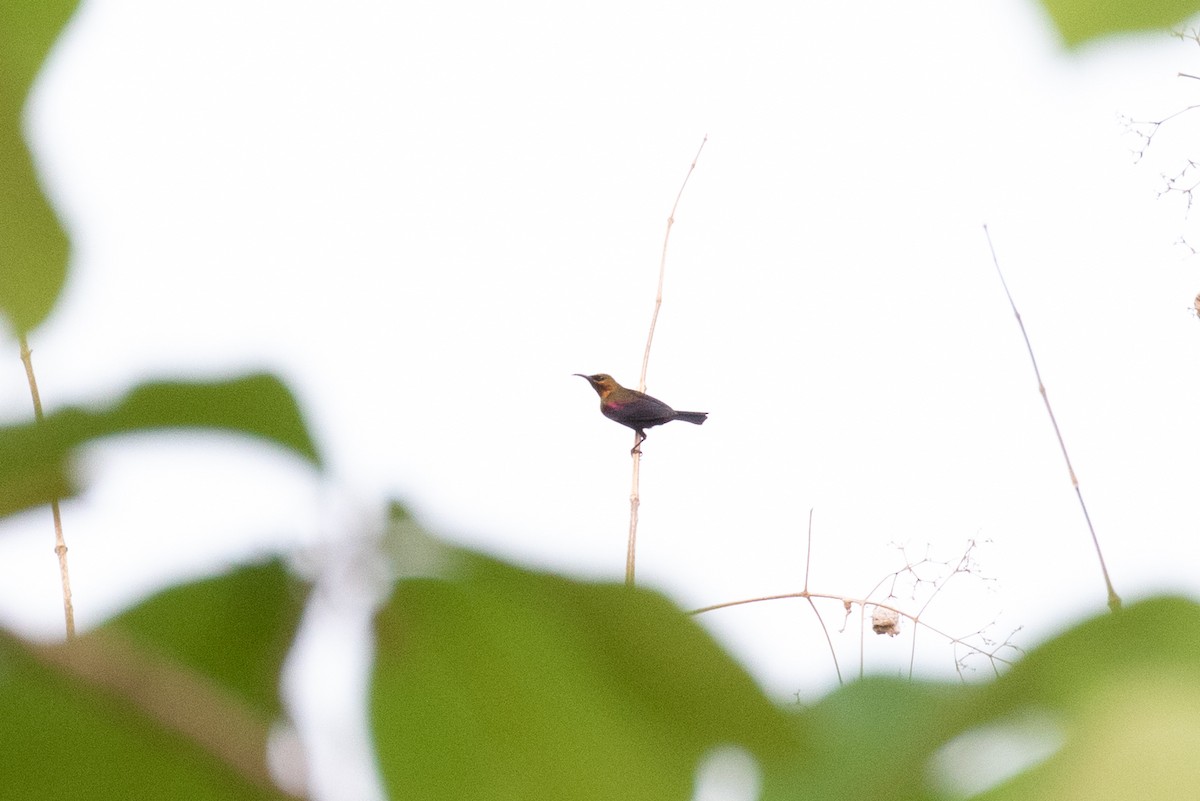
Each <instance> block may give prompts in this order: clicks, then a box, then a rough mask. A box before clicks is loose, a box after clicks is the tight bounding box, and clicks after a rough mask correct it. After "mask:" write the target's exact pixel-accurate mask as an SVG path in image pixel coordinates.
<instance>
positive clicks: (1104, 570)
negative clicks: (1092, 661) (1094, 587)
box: [983, 225, 1121, 612]
mask: <svg viewBox="0 0 1200 801" xmlns="http://www.w3.org/2000/svg"><path fill="white" fill-rule="evenodd" d="M983 233H984V235H985V236H986V237H987V243H988V250H990V251H991V252H992V263H993V264H995V265H996V274H997V275H999V276H1000V285H1001V286H1003V287H1004V294H1005V295H1006V296H1007V297H1008V305H1009V306H1011V307H1012V310H1013V315H1015V316H1016V318H1017V325H1018V326H1020V328H1021V336H1022V337H1024V338H1025V348H1026V350H1028V351H1029V362H1030V363H1031V364H1032V365H1033V374H1034V376H1036V377H1037V382H1038V392H1040V393H1042V400H1043V401H1044V402H1045V404H1046V414H1048V415H1050V424H1051V425H1053V426H1054V436H1056V437H1058V447H1059V448H1060V449H1061V450H1062V455H1063V461H1065V462H1066V463H1067V472H1068V473H1070V475H1071V486H1072V487H1074V488H1075V495H1076V497H1078V498H1079V508H1080V509H1082V510H1083V519H1084V521H1085V522H1086V523H1087V527H1088V531H1089V532H1091V535H1092V545H1093V546H1094V547H1095V549H1096V558H1097V559H1099V560H1100V573H1101V574H1102V575H1103V576H1104V585H1105V587H1107V588H1108V608H1109V609H1110V610H1112V611H1113V612H1115V611H1117V610H1118V609H1120V608H1121V597H1120V596H1119V595H1117V591H1116V590H1115V589H1113V583H1112V579H1110V578H1109V575H1108V566H1107V565H1105V564H1104V552H1103V551H1102V550H1101V549H1100V538H1099V537H1097V536H1096V529H1095V527H1094V526H1093V525H1092V517H1091V515H1089V514H1088V510H1087V504H1086V503H1084V502H1083V492H1082V491H1081V490H1080V489H1079V479H1077V478H1076V477H1075V468H1074V467H1072V466H1071V457H1070V456H1069V455H1068V454H1067V444H1066V442H1064V441H1063V436H1062V431H1060V430H1059V428H1058V420H1057V419H1055V417H1054V410H1053V409H1052V408H1050V396H1049V395H1048V394H1046V385H1045V384H1044V383H1042V373H1041V371H1040V370H1038V365H1037V359H1036V358H1034V356H1033V344H1032V343H1030V341H1029V333H1028V332H1026V330H1025V323H1024V322H1023V321H1022V320H1021V313H1020V312H1019V311H1017V304H1016V301H1014V300H1013V296H1012V293H1011V292H1009V291H1008V282H1007V281H1005V280H1004V272H1003V271H1002V270H1001V269H1000V260H999V259H998V258H996V248H995V247H994V246H993V245H992V235H991V233H990V232H989V231H988V227H987V226H986V225H985V226H983Z"/></svg>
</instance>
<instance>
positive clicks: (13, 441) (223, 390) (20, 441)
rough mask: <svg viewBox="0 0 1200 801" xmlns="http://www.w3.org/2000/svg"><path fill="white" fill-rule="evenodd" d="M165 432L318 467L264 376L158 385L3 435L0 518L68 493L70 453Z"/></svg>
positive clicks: (296, 419)
mask: <svg viewBox="0 0 1200 801" xmlns="http://www.w3.org/2000/svg"><path fill="white" fill-rule="evenodd" d="M166 428H214V429H221V430H226V431H234V432H238V433H242V434H249V435H251V436H255V437H259V438H261V439H265V440H268V441H270V442H274V443H276V444H278V445H282V446H283V447H285V448H289V449H291V450H292V451H294V452H295V453H297V454H298V455H300V456H302V457H304V458H305V459H307V460H309V461H310V462H312V463H313V464H316V465H319V464H320V457H319V456H318V454H317V450H316V445H315V444H314V443H313V440H312V438H311V437H310V436H309V433H308V430H307V429H306V428H305V425H304V419H303V417H302V416H301V414H300V409H299V407H298V406H297V404H296V400H295V398H294V397H293V396H292V394H291V392H290V391H288V389H287V387H285V386H284V385H283V384H282V383H281V382H280V381H279V379H277V378H275V377H273V376H270V375H265V374H259V375H251V376H245V377H242V378H235V379H232V380H229V381H218V382H208V383H200V382H195V383H191V382H159V383H152V384H143V385H141V386H139V387H137V388H135V389H133V390H132V391H131V392H130V393H129V394H128V395H126V396H125V397H124V398H123V399H121V400H120V401H118V402H117V403H115V404H114V405H112V406H109V407H107V408H104V409H99V410H83V409H62V410H59V411H56V412H53V413H51V414H48V415H46V418H45V419H44V420H43V421H42V422H41V423H33V422H30V423H24V424H19V425H13V426H7V427H2V428H0V516H3V515H7V514H13V513H15V512H19V511H22V510H24V509H28V508H30V507H31V506H36V505H39V504H43V503H49V502H50V501H51V500H52V499H53V498H55V497H63V496H65V495H67V494H70V493H69V492H64V489H67V490H70V489H71V488H70V487H69V485H67V482H66V480H65V476H66V475H67V461H68V459H69V458H70V455H71V452H72V451H73V450H74V449H75V448H78V447H79V446H80V445H83V444H86V443H87V442H90V441H92V440H95V439H99V438H101V437H107V436H112V435H114V434H127V433H130V432H134V431H150V430H159V429H166Z"/></svg>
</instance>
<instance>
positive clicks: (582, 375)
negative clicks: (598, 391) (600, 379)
mask: <svg viewBox="0 0 1200 801" xmlns="http://www.w3.org/2000/svg"><path fill="white" fill-rule="evenodd" d="M571 375H577V376H579V377H580V378H582V379H584V380H585V381H587V382H588V383H589V384H590V383H591V382H592V377H591V376H587V375H584V374H583V373H571Z"/></svg>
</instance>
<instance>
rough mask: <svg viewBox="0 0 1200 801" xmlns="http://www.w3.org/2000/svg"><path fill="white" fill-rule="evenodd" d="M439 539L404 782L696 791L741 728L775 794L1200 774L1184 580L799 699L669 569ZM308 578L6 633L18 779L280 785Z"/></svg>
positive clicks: (397, 603)
mask: <svg viewBox="0 0 1200 801" xmlns="http://www.w3.org/2000/svg"><path fill="white" fill-rule="evenodd" d="M439 549H440V551H441V554H440V556H439V558H438V559H435V560H432V561H430V560H428V559H427V557H428V556H430V555H437V554H435V553H434V552H436V551H438V550H439ZM421 560H422V561H423V562H424V565H425V567H426V568H428V567H429V566H430V565H432V564H434V563H435V562H436V563H438V564H440V568H439V569H437V570H435V571H432V572H430V573H429V575H426V576H424V577H415V576H414V577H409V578H405V579H402V580H400V581H399V582H398V583H397V584H396V587H395V592H394V594H393V595H392V597H391V598H390V600H389V601H388V602H387V603H386V605H385V606H384V607H383V608H382V609H381V610H380V611H379V613H378V617H377V633H378V645H377V647H378V653H377V657H376V664H375V670H374V674H373V677H372V686H371V699H370V700H371V721H372V727H373V731H374V734H375V738H376V743H377V748H378V758H379V766H380V770H381V772H382V774H383V776H384V780H385V783H386V785H387V787H388V791H389V793H390V795H391V797H395V798H399V797H405V798H418V799H423V800H424V801H439V800H440V799H454V801H462V800H463V799H467V800H468V801H469V799H474V798H487V799H513V798H555V799H566V800H569V799H573V798H588V799H591V798H622V799H632V800H633V801H636V800H637V799H681V800H683V799H688V798H690V797H691V795H692V792H693V789H694V788H693V782H694V781H695V777H696V773H697V770H698V769H699V767H700V766H701V765H702V764H703V762H704V760H705V758H706V757H707V756H708V755H709V754H711V753H712V749H713V748H714V747H717V746H722V745H731V744H733V745H737V746H740V747H741V748H743V749H745V752H746V753H748V754H750V755H752V756H753V758H754V759H755V760H756V761H757V763H758V767H759V770H760V773H761V780H762V794H761V796H760V797H761V798H762V799H763V800H764V801H799V800H801V799H804V800H806V801H807V800H809V799H811V800H812V801H817V799H820V800H821V801H824V800H825V799H829V798H871V799H875V801H901V800H904V801H915V800H917V799H929V800H930V801H932V800H933V799H954V798H967V797H971V798H980V799H988V800H989V801H1008V800H1009V799H1013V800H1014V801H1015V800H1016V799H1021V800H1022V801H1026V800H1027V799H1034V801H1041V800H1042V799H1044V800H1045V801H1051V799H1053V800H1054V801H1060V800H1061V799H1067V800H1068V801H1069V800H1070V799H1076V798H1077V799H1081V801H1082V799H1087V800H1088V801H1095V800H1096V799H1099V800H1100V801H1108V799H1113V801H1116V799H1122V801H1124V799H1129V798H1137V799H1139V801H1168V800H1170V801H1174V799H1177V798H1179V797H1180V789H1181V788H1191V787H1196V786H1200V766H1197V763H1196V760H1195V759H1193V758H1192V756H1193V755H1194V754H1195V752H1196V749H1197V747H1200V734H1198V733H1197V728H1196V725H1195V721H1196V718H1197V716H1198V715H1200V606H1197V605H1196V604H1195V603H1193V602H1191V601H1185V600H1181V599H1174V598H1161V599H1153V600H1150V601H1145V602H1142V603H1138V604H1135V605H1132V606H1130V607H1128V608H1126V609H1123V610H1121V611H1119V612H1116V613H1105V614H1102V615H1101V616H1099V617H1097V618H1095V619H1093V620H1090V621H1088V622H1086V623H1083V624H1081V625H1079V626H1076V627H1075V628H1073V629H1071V630H1070V631H1068V632H1066V633H1065V634H1063V635H1061V636H1059V637H1058V638H1056V639H1054V640H1052V641H1050V642H1048V643H1046V644H1045V645H1043V646H1041V647H1039V648H1038V649H1036V650H1034V651H1032V652H1031V653H1030V654H1028V656H1027V657H1026V658H1025V659H1023V660H1022V661H1021V662H1019V663H1018V664H1017V665H1016V666H1015V667H1014V668H1013V669H1012V670H1011V671H1010V672H1009V673H1008V674H1006V675H1003V676H1001V677H1000V678H998V679H994V680H992V681H990V682H987V683H982V684H977V685H962V684H959V683H931V682H911V681H906V680H900V679H884V678H868V679H866V680H862V681H858V682H854V683H851V684H849V685H847V686H846V687H843V688H842V689H840V690H838V691H836V692H834V693H831V694H830V695H828V696H827V697H825V698H824V699H822V700H820V701H819V702H817V703H816V704H814V705H812V706H809V707H803V706H800V705H797V704H794V703H791V702H783V703H780V702H777V701H771V700H769V699H767V698H766V697H765V696H763V695H762V693H761V692H760V691H759V690H758V689H757V688H756V687H755V685H754V684H753V683H752V682H751V681H750V680H749V678H748V677H747V676H746V674H745V673H744V672H743V671H742V670H741V669H740V668H739V667H738V666H737V665H736V664H735V663H734V662H733V660H732V659H731V658H730V657H729V656H728V655H727V654H725V653H724V652H723V651H722V650H721V649H720V648H719V647H718V646H717V645H716V644H715V643H713V641H712V640H711V639H710V638H709V637H708V636H707V635H706V634H705V633H704V631H703V630H702V629H700V628H699V627H698V626H697V625H696V622H695V621H694V620H693V619H691V618H689V617H688V616H687V615H684V614H683V613H682V612H680V611H679V610H677V609H674V608H673V607H672V606H671V605H670V604H669V603H667V602H666V601H665V600H664V599H662V598H661V597H660V596H658V595H656V594H654V593H651V592H647V591H644V590H629V589H627V588H625V587H623V586H620V585H613V584H594V583H585V582H577V581H571V580H569V579H565V578H562V577H559V576H554V575H550V574H545V573H535V572H531V571H528V570H523V569H520V568H517V567H514V566H512V565H506V564H502V563H499V562H496V561H494V560H491V559H488V558H486V557H482V556H480V555H478V554H471V553H467V552H463V551H458V550H454V549H450V548H448V547H446V546H444V545H440V544H437V543H433V544H428V545H427V546H426V550H425V553H424V554H423V555H422V556H421ZM303 600H304V591H303V588H297V587H296V585H294V584H293V583H292V582H291V581H290V580H289V579H287V577H286V575H285V573H284V571H283V569H282V567H281V566H280V565H279V564H278V563H272V564H270V565H266V566H260V567H255V568H247V569H243V570H239V571H236V572H234V573H232V574H230V575H228V576H225V577H222V578H218V579H212V580H209V581H205V582H200V583H197V584H193V585H187V586H183V587H179V588H176V589H173V590H169V591H167V592H164V593H162V594H161V595H159V596H157V597H155V598H153V599H151V600H149V601H147V602H146V603H145V604H143V605H141V606H139V607H138V608H136V609H134V610H132V611H130V612H127V613H125V614H124V615H121V616H120V617H118V618H116V619H115V620H114V621H113V622H112V623H110V624H108V625H107V626H105V627H104V628H103V629H101V630H100V631H99V632H96V633H94V634H89V635H86V636H85V637H83V638H81V639H80V640H79V641H77V642H76V643H74V644H73V645H72V646H70V647H66V648H63V647H59V646H55V647H48V646H38V645H33V644H29V643H24V642H21V641H19V640H16V639H15V638H12V637H9V636H6V637H3V638H0V748H2V749H3V752H4V754H5V759H4V760H0V787H4V788H5V793H4V797H5V798H14V799H59V798H64V799H65V798H77V797H79V796H81V795H85V796H87V797H88V798H92V799H97V800H99V801H102V800H103V799H110V798H111V799H125V798H130V797H141V798H196V799H234V798H238V799H243V798H244V799H259V798H274V797H277V796H276V793H275V791H273V790H272V789H270V787H269V786H268V785H267V784H266V778H265V776H266V772H265V768H264V767H263V766H262V761H263V750H264V748H265V746H264V743H265V739H266V730H267V729H266V727H267V724H268V723H269V722H270V721H271V720H272V719H274V717H275V716H276V715H277V714H278V707H277V702H276V701H275V697H274V694H275V692H276V687H277V685H278V675H279V670H280V665H281V661H282V655H283V645H284V644H286V643H287V642H288V640H289V639H290V637H292V635H293V633H294V627H295V621H296V618H297V615H298V614H299V609H300V604H301V603H302V602H303ZM814 647H818V646H814Z"/></svg>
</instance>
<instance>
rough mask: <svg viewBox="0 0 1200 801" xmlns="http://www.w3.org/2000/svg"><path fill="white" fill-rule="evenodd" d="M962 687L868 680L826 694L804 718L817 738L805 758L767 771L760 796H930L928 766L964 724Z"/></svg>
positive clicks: (894, 799)
mask: <svg viewBox="0 0 1200 801" xmlns="http://www.w3.org/2000/svg"><path fill="white" fill-rule="evenodd" d="M970 697H971V693H970V692H969V691H968V689H967V688H965V687H961V686H954V685H944V684H932V683H923V682H914V681H907V680H901V679H884V678H868V679H864V680H860V681H857V682H854V683H852V684H849V685H847V686H845V687H843V688H841V689H840V690H838V691H837V692H834V693H831V694H830V695H829V696H827V697H826V698H824V699H822V700H821V702H820V703H818V704H817V705H815V706H814V707H812V708H810V709H807V710H805V711H804V712H803V713H802V717H803V719H804V722H805V724H806V727H807V729H808V730H809V731H814V732H819V733H820V736H819V737H814V738H813V742H814V744H815V748H814V750H813V751H812V752H811V753H810V755H809V757H808V758H807V759H804V760H797V761H796V762H794V763H792V764H791V765H789V766H788V767H787V768H786V769H784V770H781V771H778V772H775V773H770V774H768V775H767V781H766V786H765V788H764V793H763V796H762V801H785V799H786V801H801V799H803V800H804V801H825V799H830V798H870V799H875V800H877V801H885V800H886V801H902V800H903V801H918V800H919V799H929V798H934V797H936V796H934V795H932V793H931V789H930V785H929V781H928V777H927V775H926V773H927V772H926V770H925V764H926V762H927V761H928V760H929V758H930V756H931V755H932V754H933V753H934V752H935V751H936V750H937V749H938V748H940V747H941V745H942V744H943V743H945V742H946V741H947V740H949V739H950V738H951V737H952V736H953V735H955V734H957V733H958V731H959V730H960V729H961V728H962V727H963V726H964V725H965V723H966V722H967V721H969V719H970V718H969V714H970V712H969V709H968V707H967V704H966V703H965V702H966V701H968V699H969V698H970Z"/></svg>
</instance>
